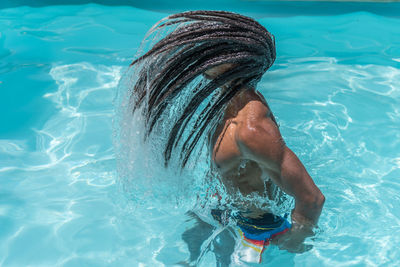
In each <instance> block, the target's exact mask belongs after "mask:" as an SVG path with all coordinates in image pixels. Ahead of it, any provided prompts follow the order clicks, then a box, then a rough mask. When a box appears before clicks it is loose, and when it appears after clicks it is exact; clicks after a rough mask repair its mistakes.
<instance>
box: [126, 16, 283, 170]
mask: <svg viewBox="0 0 400 267" xmlns="http://www.w3.org/2000/svg"><path fill="white" fill-rule="evenodd" d="M168 27H174V28H173V30H172V31H170V32H169V33H168V34H167V35H166V36H165V37H164V38H162V39H161V40H159V41H158V42H157V43H156V44H154V45H153V47H151V49H150V50H149V51H148V52H146V53H145V54H143V55H141V56H139V57H138V58H137V59H136V60H134V61H133V62H132V63H131V66H135V67H138V68H140V67H142V69H141V70H140V71H139V78H138V80H137V81H136V83H135V84H134V85H133V99H134V100H133V101H134V102H133V111H135V110H136V109H138V108H139V107H143V109H142V112H143V115H144V121H145V124H146V131H145V135H146V136H147V137H148V136H149V135H150V134H151V132H152V131H153V129H154V127H155V125H156V124H157V122H159V121H162V118H163V116H162V115H163V114H164V113H165V112H166V110H170V109H171V108H172V107H173V106H174V105H176V101H177V99H178V98H179V97H181V98H182V95H184V97H183V98H184V100H183V101H185V103H184V104H183V107H182V109H181V110H177V109H174V112H176V113H175V115H176V116H175V121H174V122H173V123H170V121H169V122H168V125H169V126H170V129H169V132H168V134H167V135H168V137H167V142H166V145H165V148H164V160H165V162H164V163H165V165H166V166H167V165H168V162H169V161H170V159H171V154H172V151H173V150H174V149H176V148H177V145H178V143H180V144H181V145H180V162H181V167H182V168H183V167H184V166H185V165H186V163H187V162H188V159H189V157H190V156H191V154H192V153H193V150H194V148H195V147H196V145H197V143H198V141H199V139H200V138H201V137H202V135H203V134H204V132H208V134H210V131H211V130H212V129H214V127H215V126H216V123H217V122H218V120H219V119H220V118H221V114H223V111H224V107H225V106H226V104H227V103H228V102H229V101H230V100H231V99H232V98H233V97H234V96H235V95H236V94H237V93H238V92H239V91H240V90H241V89H243V88H244V87H245V86H246V85H251V86H255V84H256V83H257V82H258V81H259V80H260V79H261V77H262V75H263V74H264V73H265V71H267V69H268V68H269V67H271V65H272V64H273V62H274V61H275V57H276V52H275V41H274V39H273V36H272V35H271V34H270V33H269V32H268V31H267V30H266V29H265V28H264V27H263V26H262V25H261V24H259V23H258V22H256V21H255V20H253V19H251V18H249V17H245V16H242V15H239V14H235V13H230V12H224V11H190V12H184V13H179V14H175V15H171V16H169V17H166V18H164V19H162V20H161V21H159V22H158V23H156V24H155V25H154V26H153V28H152V29H151V30H150V31H149V33H148V35H150V34H152V33H154V32H157V31H159V30H161V29H164V30H165V29H166V28H168ZM225 63H231V64H233V67H232V68H231V69H229V70H228V71H226V72H224V73H222V74H220V75H219V76H217V77H215V78H214V79H211V80H206V79H202V78H201V76H202V74H203V73H204V72H205V71H207V70H208V69H211V68H213V67H215V66H218V65H221V64H225ZM228 82H229V84H230V88H229V90H220V88H221V86H223V85H224V84H226V83H228ZM188 88H189V89H188ZM188 90H189V91H188ZM218 90H219V92H218V93H216V92H217V91H218ZM184 92H186V93H184ZM187 92H189V93H187ZM180 101H181V100H180ZM197 110H198V111H199V113H198V114H197V115H195V113H196V111H197ZM164 119H165V118H164ZM190 121H192V124H191V127H188V124H189V122H190ZM164 124H165V122H164ZM164 126H165V125H164ZM164 126H163V127H164ZM188 128H190V129H189V130H188ZM186 130H187V131H189V132H188V133H187V134H184V132H185V131H186Z"/></svg>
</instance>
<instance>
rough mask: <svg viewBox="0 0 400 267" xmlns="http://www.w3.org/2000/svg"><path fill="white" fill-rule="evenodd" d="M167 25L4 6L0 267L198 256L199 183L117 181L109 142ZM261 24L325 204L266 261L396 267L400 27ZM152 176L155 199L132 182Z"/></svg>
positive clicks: (295, 135)
mask: <svg viewBox="0 0 400 267" xmlns="http://www.w3.org/2000/svg"><path fill="white" fill-rule="evenodd" d="M164 16H165V14H162V13H157V12H152V11H146V10H142V9H137V8H134V7H128V6H120V7H118V6H116V7H107V6H101V5H94V4H88V5H71V6H48V7H46V6H44V7H37V8H33V7H27V6H22V7H17V8H6V9H1V10H0V93H1V97H0V111H1V114H2V115H1V116H0V122H1V125H2V126H1V127H0V138H1V139H0V266H163V265H165V266H171V265H176V264H177V263H179V262H183V261H185V260H186V259H187V258H188V257H189V253H188V250H187V245H186V243H185V242H184V241H183V240H182V233H183V232H184V231H185V230H187V228H188V227H190V222H188V221H187V219H188V218H187V216H186V215H185V212H186V211H188V210H190V208H191V205H192V204H193V203H194V200H195V197H196V192H197V193H198V192H200V191H201V188H200V189H199V188H193V190H192V191H188V188H189V187H188V184H187V183H182V184H179V181H178V180H176V179H175V180H174V179H172V180H171V181H163V176H160V173H162V170H153V169H152V166H146V165H142V166H139V167H138V169H134V171H135V172H137V173H139V174H142V173H144V174H146V175H144V176H143V178H142V181H134V180H133V181H132V180H124V179H120V178H118V177H119V176H118V172H117V167H116V160H115V159H116V155H115V152H114V148H113V141H112V136H113V118H114V117H115V115H114V106H113V99H114V97H115V94H116V91H117V87H118V81H119V79H120V78H121V76H123V74H124V72H125V70H126V68H127V66H128V65H129V63H130V62H131V60H132V58H133V55H134V54H135V52H136V49H137V48H138V46H139V43H140V41H141V39H142V38H143V36H144V34H145V33H146V31H147V29H149V28H150V27H151V26H152V25H153V24H154V23H155V22H156V21H158V20H159V19H161V18H162V17H164ZM258 20H259V21H260V22H261V23H262V24H263V25H264V26H265V27H267V29H268V30H270V31H271V32H272V33H273V34H274V35H275V37H276V43H277V55H278V56H277V60H276V62H275V64H274V66H273V67H272V68H271V69H270V70H269V71H268V72H267V74H266V75H265V76H264V78H263V80H262V81H261V82H260V83H259V85H258V89H259V90H260V91H261V92H262V93H263V94H264V96H265V97H266V99H267V101H268V103H269V104H270V106H271V109H272V110H273V112H274V114H275V116H276V117H277V120H278V122H279V124H280V127H281V128H280V129H281V132H282V135H283V136H284V138H285V140H286V142H287V144H288V146H289V147H291V148H292V150H293V151H295V153H297V155H298V156H299V158H300V159H301V160H302V161H303V163H304V165H305V166H306V168H307V169H308V171H309V172H310V174H311V176H312V177H313V179H314V181H315V182H316V184H317V185H318V186H319V187H320V188H321V190H322V191H323V193H324V195H325V196H326V199H327V201H326V203H325V207H324V210H323V213H322V215H321V217H320V222H319V228H320V230H319V233H318V234H317V235H316V237H314V238H312V239H309V240H307V241H306V243H307V244H310V245H312V246H313V248H312V249H311V250H310V251H308V252H306V253H303V254H291V253H288V252H285V251H279V250H278V249H277V248H276V247H270V248H268V249H267V251H266V252H265V254H264V259H263V262H264V263H263V265H265V266H278V265H279V266H281V265H282V266H293V265H295V266H314V265H317V264H318V265H320V266H377V265H379V266H398V264H399V262H400V251H399V249H398V246H399V244H400V209H399V206H400V196H399V192H400V30H399V29H400V28H399V27H398V26H399V25H400V20H399V18H395V17H385V16H380V15H376V14H372V13H367V12H354V13H348V14H336V15H330V16H329V15H327V16H301V15H299V16H289V17H281V16H274V17H262V18H261V17H260V18H259V19H258ZM124 141H125V142H126V141H127V140H124ZM138 153H141V151H138ZM144 155H146V154H144ZM128 163H129V162H128ZM131 163H132V165H133V166H135V167H137V166H138V164H137V163H135V162H131ZM199 164H200V165H201V163H199ZM186 175H188V174H187V173H186ZM152 176H157V177H156V178H154V177H152ZM146 177H147V178H149V180H151V181H156V182H153V183H152V184H150V185H151V186H154V191H149V190H147V191H146V190H140V188H138V187H137V186H135V184H136V183H137V184H140V182H143V181H144V180H145V178H146ZM153 178H154V179H153ZM202 178H203V177H201V176H200V175H197V173H196V172H194V173H192V174H191V177H190V179H191V180H190V181H200V182H199V184H201V179H202ZM188 179H189V178H188ZM128 183H132V184H128ZM157 183H158V184H157ZM161 185H169V186H170V188H172V189H174V190H175V189H176V191H175V192H178V193H176V194H175V195H174V190H169V189H170V188H169V189H168V188H163V187H161ZM135 190H136V191H135ZM217 230H218V229H215V230H214V231H217ZM203 252H204V254H203V257H202V258H201V259H200V260H199V261H198V265H199V266H215V265H216V259H215V255H214V253H213V252H212V248H206V247H203ZM240 264H242V265H243V266H245V264H244V263H240V262H237V261H234V260H232V262H231V265H232V266H237V265H240Z"/></svg>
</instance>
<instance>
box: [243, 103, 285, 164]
mask: <svg viewBox="0 0 400 267" xmlns="http://www.w3.org/2000/svg"><path fill="white" fill-rule="evenodd" d="M250 104H251V106H249V110H248V114H246V115H247V118H246V119H245V120H243V123H241V124H240V125H239V127H238V128H237V132H236V133H237V135H236V141H237V144H238V147H239V149H240V151H241V154H242V155H243V156H245V157H246V158H249V159H252V160H256V161H260V160H261V161H263V162H271V164H275V163H276V164H279V163H280V161H281V159H282V156H283V150H284V147H285V143H284V141H283V139H282V136H281V133H280V131H279V128H278V126H277V124H276V122H275V119H274V118H273V116H272V113H271V111H270V109H269V107H268V106H267V105H266V104H264V103H262V102H260V101H251V103H250Z"/></svg>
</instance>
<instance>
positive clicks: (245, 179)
mask: <svg viewBox="0 0 400 267" xmlns="http://www.w3.org/2000/svg"><path fill="white" fill-rule="evenodd" d="M224 65H225V66H223V67H221V66H219V67H218V68H213V69H211V70H209V71H208V73H207V72H206V75H207V76H208V77H210V78H212V77H213V76H214V77H215V76H216V75H218V74H219V73H221V72H223V71H226V70H227V69H229V68H230V67H232V65H231V64H224ZM226 65H230V66H226ZM207 76H206V77H207ZM225 89H229V86H228V85H227V86H226V87H225ZM212 146H213V152H212V159H213V162H214V164H215V166H216V168H217V170H218V172H219V173H220V175H221V177H222V180H223V182H224V184H225V185H226V187H227V190H228V192H229V191H232V192H234V191H235V190H239V191H240V192H241V193H242V194H243V195H247V194H251V193H253V192H255V193H258V194H260V195H262V194H263V193H264V192H265V191H267V195H268V192H269V193H270V194H269V195H268V197H271V198H274V196H273V195H271V192H272V191H276V190H274V186H275V187H276V186H277V187H279V188H280V189H281V190H283V191H284V192H285V193H287V194H289V195H291V196H293V197H294V199H295V208H294V209H293V210H292V216H291V218H292V225H293V226H292V228H291V229H290V230H289V231H288V232H287V233H286V234H283V235H281V236H279V237H277V238H276V240H274V241H275V243H277V244H278V245H279V246H280V247H281V248H283V249H287V250H289V251H294V252H298V251H300V250H301V247H302V242H303V241H304V239H305V238H306V237H307V236H310V235H312V229H313V227H314V226H316V224H317V222H318V218H319V216H320V214H321V210H322V207H323V204H324V202H325V197H324V195H323V194H322V193H321V191H320V190H319V188H318V187H317V186H316V185H315V183H314V182H313V180H312V178H311V177H310V175H309V174H308V172H307V170H306V169H305V167H304V166H303V164H302V163H301V162H300V160H299V159H298V157H297V156H296V155H295V154H294V153H293V152H292V150H290V149H289V148H288V147H287V146H286V144H285V142H284V140H283V138H282V136H281V134H280V132H279V128H278V126H277V124H276V121H275V118H274V116H273V114H272V112H271V110H270V109H269V107H268V104H267V102H266V101H265V99H264V98H263V96H262V95H261V93H259V92H258V91H256V90H255V88H243V90H242V91H241V93H239V94H238V95H236V96H235V97H234V98H233V99H232V100H231V102H230V103H229V104H228V106H227V108H226V110H225V116H224V118H223V120H222V121H221V123H220V125H219V126H218V127H217V129H216V131H215V133H214V136H213V138H212ZM243 162H245V165H244V164H243ZM243 165H244V166H243ZM240 167H242V168H240ZM238 170H240V171H238ZM263 174H267V175H268V177H269V178H270V179H271V181H272V183H270V184H269V185H268V184H267V186H265V185H264V180H263V179H262V175H263ZM275 199H276V198H275ZM239 208H240V207H239ZM243 209H244V210H246V211H247V213H248V214H247V216H249V217H257V216H258V215H259V214H262V213H265V212H266V210H260V209H257V208H255V207H252V205H246V207H243Z"/></svg>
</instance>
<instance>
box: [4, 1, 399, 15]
mask: <svg viewBox="0 0 400 267" xmlns="http://www.w3.org/2000/svg"><path fill="white" fill-rule="evenodd" d="M90 3H93V4H101V5H107V6H133V7H137V8H141V9H145V10H150V11H157V12H164V13H174V12H181V11H187V10H199V9H215V10H226V11H234V12H241V13H244V14H247V15H252V16H254V17H257V18H262V17H266V16H273V17H280V16H296V15H303V16H306V15H308V16H321V15H339V14H346V13H351V12H361V11H364V12H370V13H373V14H376V15H381V16H389V17H400V12H399V11H400V2H399V1H398V0H394V1H386V0H384V1H376V2H374V1H340V0H338V1H262V0H259V1H254V0H216V1H215V0H214V1H204V0H192V1H184V0H163V1H160V0H147V1H138V0H117V1H115V0H3V1H1V3H0V9H1V8H12V7H19V6H30V7H44V6H50V5H81V4H90Z"/></svg>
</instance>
